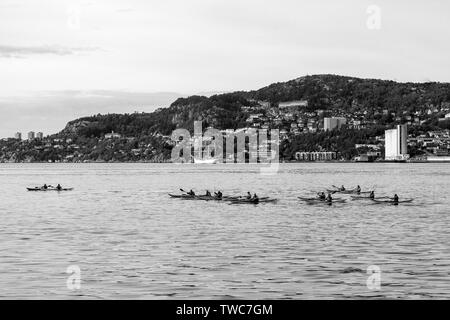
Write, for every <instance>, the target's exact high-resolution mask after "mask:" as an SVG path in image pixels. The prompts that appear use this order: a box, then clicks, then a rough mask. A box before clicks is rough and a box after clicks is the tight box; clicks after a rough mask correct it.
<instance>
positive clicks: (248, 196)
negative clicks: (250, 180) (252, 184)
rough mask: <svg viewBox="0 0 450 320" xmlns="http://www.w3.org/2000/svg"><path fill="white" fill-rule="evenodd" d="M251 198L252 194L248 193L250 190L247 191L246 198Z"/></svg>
mask: <svg viewBox="0 0 450 320" xmlns="http://www.w3.org/2000/svg"><path fill="white" fill-rule="evenodd" d="M251 198H252V194H251V193H250V191H247V200H250V199H251Z"/></svg>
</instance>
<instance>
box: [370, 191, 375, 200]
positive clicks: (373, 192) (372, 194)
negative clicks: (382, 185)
mask: <svg viewBox="0 0 450 320" xmlns="http://www.w3.org/2000/svg"><path fill="white" fill-rule="evenodd" d="M369 198H370V199H375V191H370V195H369Z"/></svg>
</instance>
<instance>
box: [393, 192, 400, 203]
mask: <svg viewBox="0 0 450 320" xmlns="http://www.w3.org/2000/svg"><path fill="white" fill-rule="evenodd" d="M398 200H399V199H398V195H397V194H395V195H394V205H398Z"/></svg>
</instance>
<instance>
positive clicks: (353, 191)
mask: <svg viewBox="0 0 450 320" xmlns="http://www.w3.org/2000/svg"><path fill="white" fill-rule="evenodd" d="M327 192H329V193H343V194H370V193H371V192H372V191H360V192H359V193H358V191H356V189H353V190H344V191H341V190H331V189H327Z"/></svg>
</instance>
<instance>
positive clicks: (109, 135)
mask: <svg viewBox="0 0 450 320" xmlns="http://www.w3.org/2000/svg"><path fill="white" fill-rule="evenodd" d="M121 137H122V136H121V135H120V134H118V133H115V132H114V131H111V133H107V134H105V139H120V138H121Z"/></svg>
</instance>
